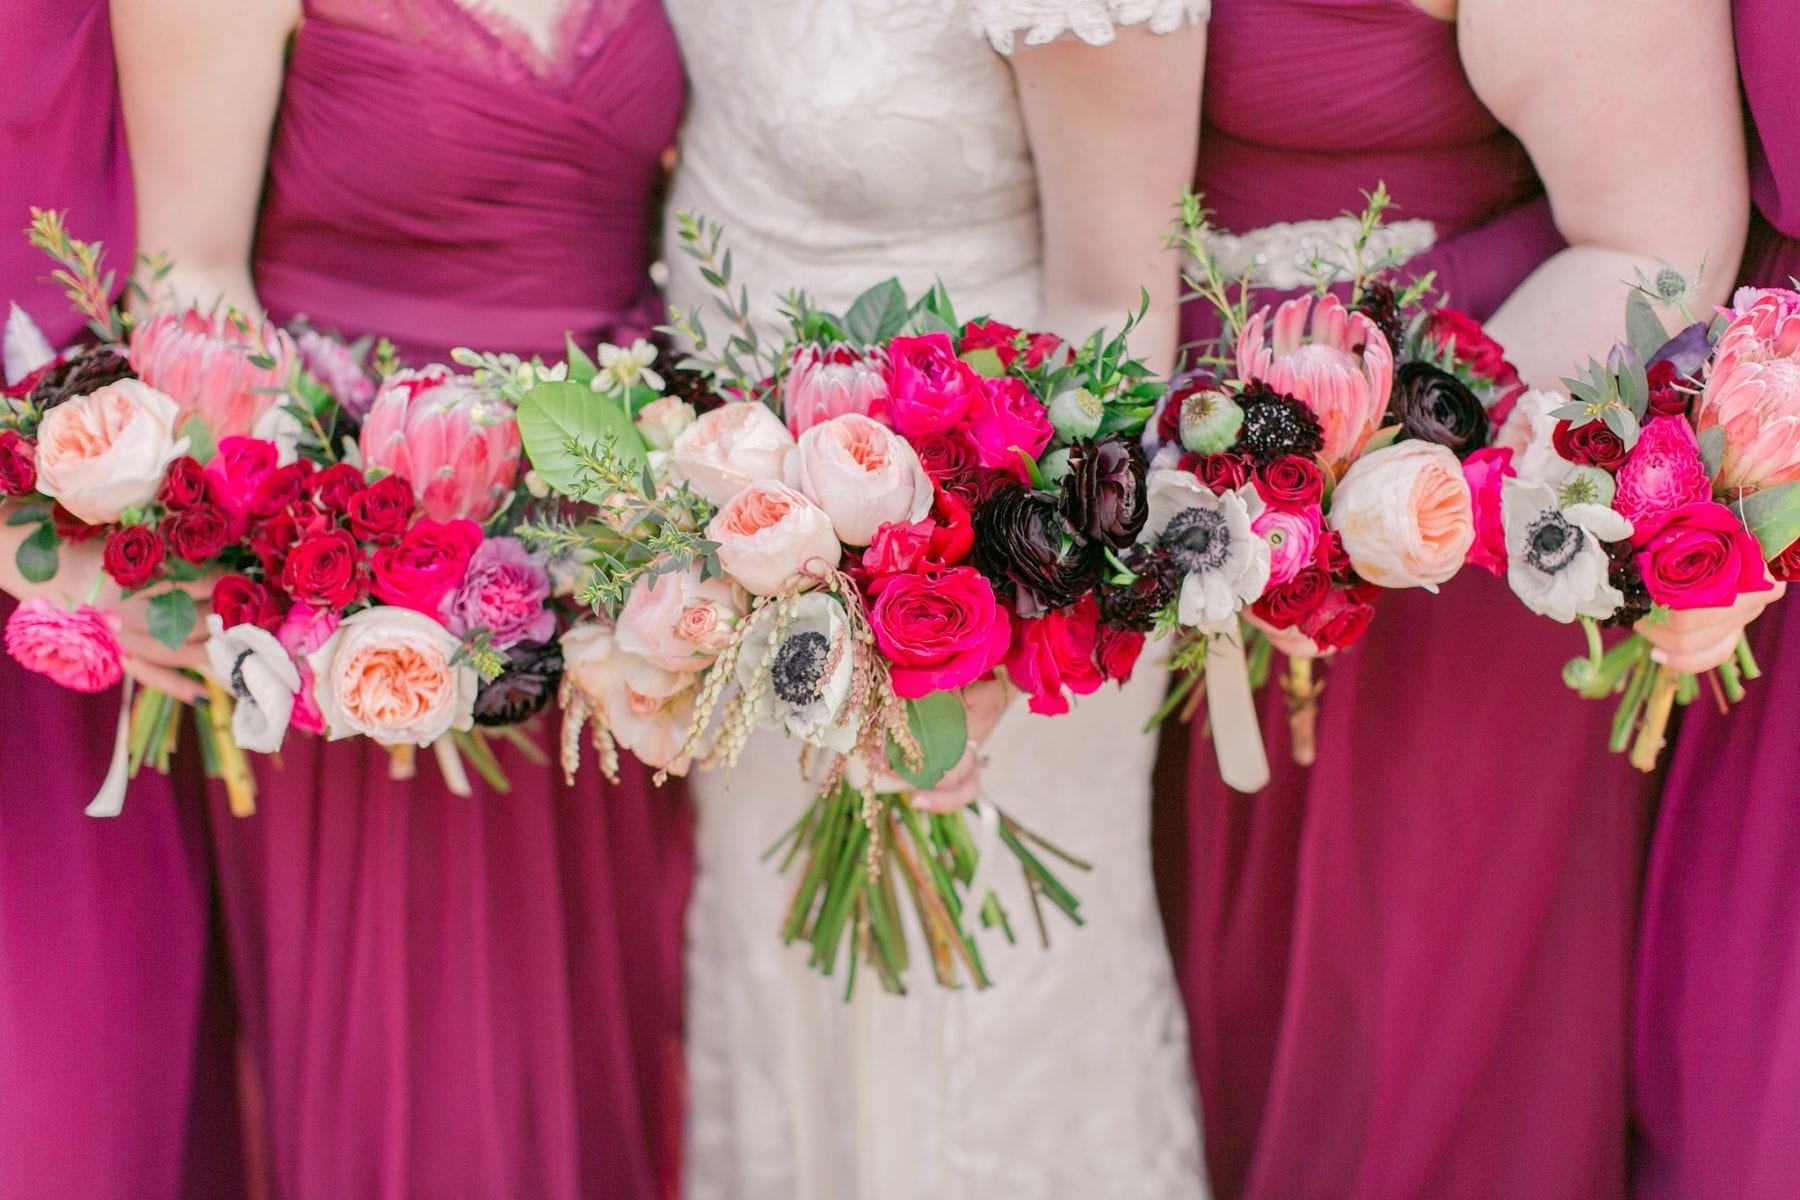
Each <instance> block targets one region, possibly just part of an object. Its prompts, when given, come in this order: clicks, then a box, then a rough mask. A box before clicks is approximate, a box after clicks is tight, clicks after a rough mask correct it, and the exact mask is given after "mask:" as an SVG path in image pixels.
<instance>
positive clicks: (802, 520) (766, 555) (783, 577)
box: [706, 431, 843, 596]
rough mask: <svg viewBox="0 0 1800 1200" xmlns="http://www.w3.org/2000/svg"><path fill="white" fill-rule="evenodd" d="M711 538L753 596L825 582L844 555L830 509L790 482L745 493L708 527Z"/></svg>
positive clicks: (730, 571) (725, 563)
mask: <svg viewBox="0 0 1800 1200" xmlns="http://www.w3.org/2000/svg"><path fill="white" fill-rule="evenodd" d="M784 432H785V431H784ZM706 537H707V540H709V541H712V542H716V543H717V544H718V547H719V550H718V555H719V565H720V566H721V567H723V568H724V569H725V573H726V574H727V575H729V576H731V578H732V579H734V580H736V581H737V583H738V584H739V586H741V587H743V588H744V590H745V591H748V592H749V593H750V594H751V595H753V596H772V595H775V594H776V593H777V592H785V591H788V590H789V589H791V588H795V587H801V586H804V585H806V584H807V583H808V581H812V580H818V579H820V578H823V577H824V575H825V573H826V572H828V571H830V570H831V569H832V568H833V567H835V566H837V564H838V558H839V557H840V556H841V555H842V553H843V547H842V546H841V545H840V544H839V542H838V536H837V533H836V532H835V531H833V529H832V527H831V518H830V517H828V516H826V515H825V510H824V509H822V508H820V507H819V506H818V505H817V504H814V503H813V502H812V501H811V500H809V499H807V497H806V495H805V494H804V493H802V492H797V491H795V490H794V489H793V488H791V487H788V486H787V485H786V484H784V483H753V484H751V485H750V486H749V487H747V488H745V489H744V490H743V491H741V492H739V493H738V494H737V495H736V496H734V497H732V499H731V502H730V503H728V504H727V505H725V507H724V508H721V509H720V510H719V511H718V514H717V515H715V516H714V517H713V519H712V522H711V523H710V524H709V525H707V527H706Z"/></svg>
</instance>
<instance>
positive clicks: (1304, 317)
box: [1237, 296, 1394, 474]
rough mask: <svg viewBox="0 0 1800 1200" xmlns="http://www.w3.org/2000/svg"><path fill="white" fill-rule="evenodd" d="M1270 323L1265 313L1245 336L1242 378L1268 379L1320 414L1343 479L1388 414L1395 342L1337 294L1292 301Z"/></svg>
mask: <svg viewBox="0 0 1800 1200" xmlns="http://www.w3.org/2000/svg"><path fill="white" fill-rule="evenodd" d="M1309 318H1310V330H1309V328H1308V326H1309V320H1308V319H1309ZM1267 319H1268V310H1267V309H1264V310H1262V311H1261V312H1258V313H1257V314H1256V315H1255V316H1253V317H1251V318H1250V323H1249V324H1248V325H1246V326H1245V327H1244V332H1243V334H1242V335H1241V336H1240V337H1239V338H1238V346H1237V372H1238V375H1239V377H1240V378H1242V379H1245V380H1251V379H1256V380H1261V381H1262V382H1264V383H1266V384H1268V385H1269V386H1270V387H1272V388H1274V389H1275V390H1276V391H1278V392H1284V393H1286V394H1287V395H1290V396H1293V397H1295V398H1296V399H1298V400H1300V401H1302V402H1303V403H1304V404H1305V405H1306V406H1307V407H1308V408H1310V409H1312V411H1313V414H1314V415H1315V416H1317V417H1318V418H1319V424H1320V425H1321V426H1322V427H1323V428H1324V430H1325V448H1324V450H1323V451H1322V452H1321V453H1322V457H1323V458H1324V460H1325V462H1326V463H1327V464H1328V465H1329V466H1330V467H1331V468H1332V470H1334V471H1336V472H1338V473H1340V474H1341V473H1342V472H1343V469H1344V467H1345V466H1346V465H1348V463H1349V462H1350V460H1351V459H1353V458H1355V457H1356V456H1357V455H1358V454H1360V453H1362V448H1363V447H1364V446H1365V445H1367V444H1368V441H1369V439H1370V438H1371V437H1372V436H1374V433H1375V428H1376V426H1377V425H1379V424H1380V423H1381V414H1382V413H1383V412H1385V411H1386V410H1387V403H1388V394H1389V392H1390V391H1392V389H1393V384H1394V355H1393V351H1392V350H1391V349H1390V348H1389V346H1388V343H1387V337H1386V336H1385V335H1384V334H1383V333H1382V332H1381V329H1380V328H1379V327H1378V326H1377V325H1376V324H1375V322H1373V321H1371V320H1370V319H1369V318H1368V317H1366V316H1364V315H1363V314H1362V313H1358V312H1351V311H1349V310H1348V309H1346V308H1345V307H1344V306H1343V304H1342V303H1340V302H1339V301H1338V299H1337V297H1335V296H1325V297H1322V298H1319V299H1316V300H1315V299H1314V298H1313V297H1311V296H1303V297H1300V298H1298V299H1294V300H1288V301H1286V302H1284V303H1283V304H1282V305H1281V306H1280V307H1279V308H1277V309H1276V310H1275V316H1274V319H1273V321H1268V320H1267ZM1265 322H1267V324H1268V325H1269V329H1268V331H1267V332H1266V333H1265V330H1264V325H1265Z"/></svg>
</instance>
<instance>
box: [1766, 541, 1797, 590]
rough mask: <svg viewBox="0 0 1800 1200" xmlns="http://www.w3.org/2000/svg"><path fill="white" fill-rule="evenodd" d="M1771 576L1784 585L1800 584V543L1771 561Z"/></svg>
mask: <svg viewBox="0 0 1800 1200" xmlns="http://www.w3.org/2000/svg"><path fill="white" fill-rule="evenodd" d="M1769 574H1771V575H1773V576H1774V577H1775V578H1777V579H1779V580H1781V582H1783V583H1800V542H1795V543H1794V544H1793V545H1791V546H1789V547H1788V548H1787V549H1786V550H1783V551H1782V552H1781V553H1780V554H1777V555H1776V556H1775V557H1774V558H1772V559H1770V560H1769Z"/></svg>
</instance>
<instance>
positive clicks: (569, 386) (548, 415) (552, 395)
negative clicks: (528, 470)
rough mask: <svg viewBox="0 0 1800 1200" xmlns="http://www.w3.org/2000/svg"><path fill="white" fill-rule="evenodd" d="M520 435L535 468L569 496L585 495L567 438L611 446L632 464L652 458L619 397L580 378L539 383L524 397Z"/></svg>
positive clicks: (628, 465)
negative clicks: (598, 389) (582, 492)
mask: <svg viewBox="0 0 1800 1200" xmlns="http://www.w3.org/2000/svg"><path fill="white" fill-rule="evenodd" d="M518 421H519V440H520V441H521V442H523V443H524V446H525V454H526V456H527V457H528V458H530V459H531V467H532V470H534V471H536V472H537V474H538V477H539V478H540V479H542V480H543V481H544V482H545V483H546V484H548V485H550V487H552V488H553V489H555V490H556V491H558V492H561V493H562V494H563V495H565V496H574V497H576V498H577V499H579V498H580V496H579V493H580V491H581V485H582V475H581V471H580V468H579V464H578V463H577V462H576V460H575V458H574V456H573V455H571V454H570V453H569V449H568V443H569V442H571V441H574V442H576V443H578V444H579V445H582V446H609V447H610V448H611V451H612V453H613V454H614V456H616V457H617V458H618V459H619V460H620V461H621V462H623V463H624V464H625V465H626V466H627V467H631V468H638V467H641V466H642V465H643V464H644V463H645V462H646V461H647V458H648V456H647V454H646V452H645V449H644V439H643V437H642V435H640V434H639V433H638V431H637V426H636V425H634V424H632V421H631V416H630V414H628V413H627V412H626V411H625V406H624V405H623V404H622V403H621V402H620V400H619V398H618V397H616V396H602V395H600V394H598V393H596V392H594V391H593V390H592V389H590V388H588V387H587V386H585V385H583V384H579V383H569V382H558V383H540V384H538V385H537V386H536V387H534V388H532V389H531V390H530V391H529V392H526V393H525V397H524V399H522V400H520V401H519V409H518Z"/></svg>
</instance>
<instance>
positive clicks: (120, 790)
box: [84, 676, 132, 817]
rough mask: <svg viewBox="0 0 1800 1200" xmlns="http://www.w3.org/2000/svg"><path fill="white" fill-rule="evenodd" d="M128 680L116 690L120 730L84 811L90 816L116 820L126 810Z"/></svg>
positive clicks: (128, 736) (129, 717) (129, 725)
mask: <svg viewBox="0 0 1800 1200" xmlns="http://www.w3.org/2000/svg"><path fill="white" fill-rule="evenodd" d="M131 690H132V681H131V677H130V676H127V677H126V679H125V686H124V687H122V688H120V689H119V728H118V732H116V733H114V734H113V752H112V761H111V762H110V763H108V764H107V768H106V779H105V780H104V781H102V782H101V784H100V790H99V791H98V792H96V793H95V794H94V798H93V799H92V800H90V801H88V806H87V808H86V809H85V810H84V811H85V812H86V813H87V815H88V816H90V817H116V816H118V815H119V814H120V813H122V812H124V811H125V788H126V786H127V785H128V784H130V782H131Z"/></svg>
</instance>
